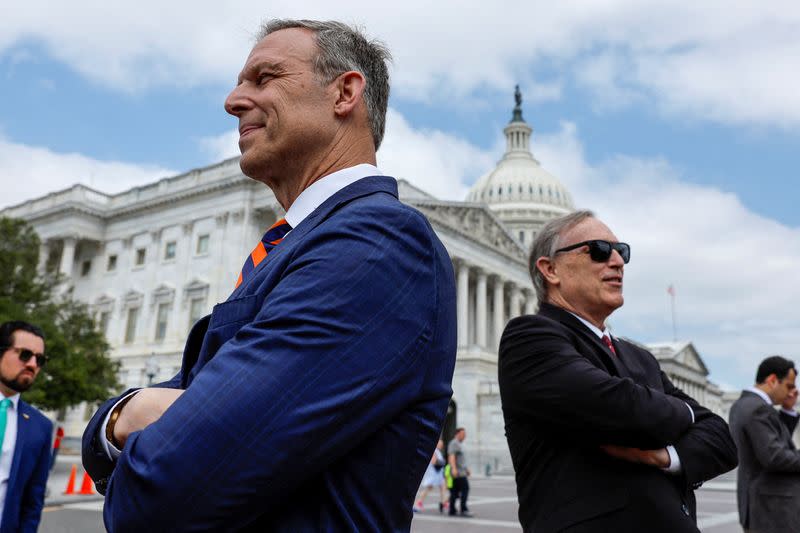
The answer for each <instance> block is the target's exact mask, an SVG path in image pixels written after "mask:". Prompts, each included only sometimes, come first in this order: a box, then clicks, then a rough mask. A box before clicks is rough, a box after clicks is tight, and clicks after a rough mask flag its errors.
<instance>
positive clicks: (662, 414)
mask: <svg viewBox="0 0 800 533" xmlns="http://www.w3.org/2000/svg"><path fill="white" fill-rule="evenodd" d="M630 254H631V250H630V246H629V245H628V244H626V243H624V242H619V240H618V239H617V237H616V235H614V233H613V232H612V231H611V230H610V229H609V228H608V226H606V225H605V224H603V223H602V222H601V221H600V220H598V219H597V218H595V216H594V215H593V214H592V213H591V212H590V211H576V212H575V213H571V214H569V215H566V216H564V217H561V218H558V219H555V220H552V221H550V222H549V223H548V224H546V225H545V226H544V227H543V228H542V230H541V231H540V233H539V235H538V236H537V237H536V240H535V241H534V243H533V246H532V249H531V255H530V262H529V266H530V271H531V277H532V279H533V284H534V286H535V287H536V289H537V293H538V295H539V304H540V307H539V312H538V313H537V314H536V315H526V316H522V317H518V318H515V319H513V320H511V321H510V322H509V323H508V325H507V326H506V329H505V331H504V332H503V336H502V338H501V340H500V354H499V364H498V371H499V385H500V397H501V401H502V405H503V416H504V418H505V424H506V437H507V438H508V445H509V449H510V451H511V459H512V461H513V463H514V470H515V472H516V477H517V493H518V496H519V504H520V509H519V517H520V521H521V523H522V526H523V528H524V529H525V531H536V532H537V533H549V532H555V531H565V530H568V531H570V532H575V533H577V532H597V531H614V532H615V533H640V532H643V531H647V532H648V533H656V532H663V533H680V532H696V531H698V529H697V525H696V521H697V519H696V513H695V497H694V489H696V488H697V487H698V486H699V485H700V484H701V483H702V482H703V481H706V480H708V479H711V478H713V477H714V476H717V475H719V474H721V473H723V472H726V471H728V470H730V469H732V468H733V467H734V466H736V449H735V447H734V444H733V441H732V440H731V436H730V433H729V432H728V426H727V425H726V424H725V421H724V420H722V419H721V418H720V417H718V416H717V415H715V414H713V413H712V412H711V411H709V410H708V409H706V408H705V407H702V406H701V405H699V404H698V403H697V402H696V401H695V400H694V399H692V398H690V397H689V396H687V395H686V394H684V393H683V392H682V391H680V390H679V389H677V388H676V387H675V386H674V385H673V384H672V383H671V382H670V380H669V378H667V376H666V374H664V372H663V371H662V370H661V368H660V367H659V364H658V362H657V361H656V359H655V357H653V355H652V354H651V353H650V352H648V351H647V350H645V349H643V348H642V347H641V346H638V345H636V344H633V343H631V342H627V341H625V340H623V339H621V338H619V337H613V336H612V335H611V334H610V333H609V331H608V325H607V319H608V317H609V316H610V315H611V314H612V313H613V312H614V311H615V310H616V309H618V308H619V307H621V306H622V304H623V296H622V286H623V276H624V270H625V265H626V264H627V263H628V261H629V260H630V257H631V255H630Z"/></svg>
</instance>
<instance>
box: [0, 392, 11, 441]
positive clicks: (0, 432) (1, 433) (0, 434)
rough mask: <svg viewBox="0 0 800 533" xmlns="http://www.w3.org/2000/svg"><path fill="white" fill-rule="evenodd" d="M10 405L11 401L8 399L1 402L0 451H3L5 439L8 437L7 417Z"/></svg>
mask: <svg viewBox="0 0 800 533" xmlns="http://www.w3.org/2000/svg"><path fill="white" fill-rule="evenodd" d="M10 405H11V400H9V399H8V398H6V399H4V400H3V401H2V402H0V450H2V449H3V438H4V437H5V436H6V415H7V414H8V408H9V406H10Z"/></svg>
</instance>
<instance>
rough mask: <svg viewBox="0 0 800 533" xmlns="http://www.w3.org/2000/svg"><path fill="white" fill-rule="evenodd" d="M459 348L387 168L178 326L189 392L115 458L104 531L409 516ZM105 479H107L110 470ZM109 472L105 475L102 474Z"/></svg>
mask: <svg viewBox="0 0 800 533" xmlns="http://www.w3.org/2000/svg"><path fill="white" fill-rule="evenodd" d="M455 356H456V310H455V284H454V279H453V269H452V264H451V262H450V258H449V256H448V254H447V252H446V250H445V249H444V247H443V246H442V244H441V242H440V241H439V239H438V238H437V237H436V235H435V234H434V232H433V230H432V228H431V227H430V225H429V224H428V222H427V220H426V219H425V217H423V216H422V215H421V214H420V213H419V212H417V211H416V210H414V209H412V208H410V207H408V206H406V205H403V204H401V203H400V202H399V201H398V199H397V183H396V181H395V180H394V179H392V178H389V177H370V178H364V179H362V180H359V181H357V182H355V183H353V184H351V185H349V186H348V187H346V188H344V189H342V190H341V191H339V192H338V193H336V194H335V195H334V196H333V197H331V198H329V199H328V200H327V201H325V202H324V203H323V204H322V205H321V206H320V207H319V208H317V209H316V210H315V211H314V212H313V213H311V214H310V215H309V216H308V217H307V218H306V219H305V220H303V221H302V222H301V223H300V224H299V225H298V226H297V227H296V228H294V229H293V230H292V231H291V232H290V233H289V234H288V235H287V237H286V238H285V239H284V240H283V242H282V243H281V244H280V245H279V246H278V247H276V248H275V249H274V250H273V251H271V252H270V254H269V256H268V257H267V259H266V260H265V261H263V262H262V263H261V264H260V265H259V266H258V268H257V269H256V270H255V271H254V273H253V274H252V275H251V277H250V278H249V279H248V280H245V282H244V283H243V284H242V285H241V286H240V287H239V288H238V289H236V290H235V291H234V292H233V294H231V296H230V298H229V299H228V300H227V301H226V302H225V303H221V304H219V305H217V306H216V307H215V308H214V310H213V312H212V314H211V315H210V317H206V318H204V319H203V320H201V321H200V322H199V323H198V324H197V325H196V326H195V327H194V329H193V330H192V332H191V334H190V336H189V339H188V341H187V344H186V349H185V351H184V359H183V366H182V369H181V373H180V374H179V375H178V376H176V378H175V379H174V380H172V381H171V382H169V383H167V384H165V386H169V387H181V388H185V389H186V391H185V392H184V393H183V395H182V396H181V397H180V398H179V399H178V400H177V401H176V402H175V403H174V404H173V405H172V406H171V407H170V408H169V409H168V410H167V411H166V412H165V413H164V415H163V416H162V417H161V419H159V420H158V421H157V422H155V423H154V424H152V425H150V426H149V427H147V428H146V429H144V430H143V431H140V432H136V433H133V434H132V435H131V436H130V437H129V438H128V440H127V442H126V443H125V447H124V449H123V450H122V455H121V457H120V458H119V460H118V461H117V462H116V465H115V464H113V463H111V462H110V461H109V460H108V459H107V458H106V457H105V454H104V453H103V452H102V448H101V444H100V442H98V441H97V436H98V435H97V431H98V429H99V427H100V425H101V423H102V420H103V417H104V416H105V415H106V413H107V412H108V410H109V409H110V408H111V405H112V402H113V401H114V400H112V401H111V402H108V403H106V404H105V405H103V406H102V407H101V408H100V410H99V411H98V412H97V413H96V414H95V416H94V418H93V419H92V420H91V422H90V423H89V426H88V427H87V429H86V432H85V434H84V441H83V443H84V449H83V460H84V465H85V467H86V469H87V470H88V471H89V472H90V473H91V474H92V476H93V477H94V478H95V479H98V480H99V481H100V483H101V484H103V482H104V481H107V489H106V505H105V511H104V518H105V524H106V527H107V528H108V529H109V531H112V532H122V531H135V532H142V531H148V532H156V531H169V532H175V531H189V530H191V531H239V530H252V531H287V532H289V531H291V532H296V531H334V530H335V531H350V530H361V531H398V530H408V529H409V528H410V524H411V516H412V513H411V508H412V504H413V499H414V495H415V492H416V490H417V487H418V486H419V482H420V479H421V478H422V475H423V473H424V471H425V468H426V466H427V464H428V462H429V461H430V457H431V454H432V453H433V449H434V447H435V445H436V441H437V439H438V438H439V431H440V429H441V426H442V423H443V421H444V417H445V414H446V411H447V405H448V402H449V399H450V396H451V394H452V389H451V381H452V376H453V369H454V366H455ZM109 476H110V477H109ZM106 478H108V479H106Z"/></svg>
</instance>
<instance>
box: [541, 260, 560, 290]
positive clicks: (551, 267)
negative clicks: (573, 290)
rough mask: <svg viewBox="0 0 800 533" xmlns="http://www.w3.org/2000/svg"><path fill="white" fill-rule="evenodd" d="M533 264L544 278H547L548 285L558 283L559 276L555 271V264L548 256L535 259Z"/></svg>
mask: <svg viewBox="0 0 800 533" xmlns="http://www.w3.org/2000/svg"><path fill="white" fill-rule="evenodd" d="M535 266H536V268H537V269H538V270H539V272H541V273H542V276H544V279H545V280H547V283H549V284H550V285H558V284H559V282H560V278H559V277H558V273H557V272H556V264H555V261H553V260H552V259H551V258H550V257H540V258H539V259H537V260H536V263H535Z"/></svg>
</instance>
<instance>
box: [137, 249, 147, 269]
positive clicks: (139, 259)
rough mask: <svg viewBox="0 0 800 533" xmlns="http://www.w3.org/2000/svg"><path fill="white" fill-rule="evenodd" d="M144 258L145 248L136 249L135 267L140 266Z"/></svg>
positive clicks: (145, 255) (145, 254)
mask: <svg viewBox="0 0 800 533" xmlns="http://www.w3.org/2000/svg"><path fill="white" fill-rule="evenodd" d="M145 257H147V249H146V248H137V249H136V266H142V265H143V264H144V260H145Z"/></svg>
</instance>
